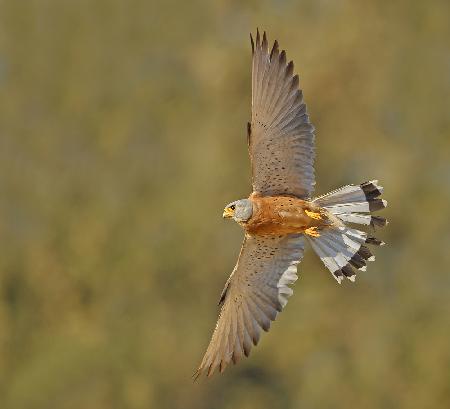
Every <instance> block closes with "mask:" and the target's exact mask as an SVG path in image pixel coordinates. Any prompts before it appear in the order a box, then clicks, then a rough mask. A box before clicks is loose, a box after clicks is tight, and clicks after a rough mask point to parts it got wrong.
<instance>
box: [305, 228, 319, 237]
mask: <svg viewBox="0 0 450 409" xmlns="http://www.w3.org/2000/svg"><path fill="white" fill-rule="evenodd" d="M305 234H307V235H308V236H311V237H319V236H320V233H319V232H318V231H317V227H310V228H309V229H306V230H305Z"/></svg>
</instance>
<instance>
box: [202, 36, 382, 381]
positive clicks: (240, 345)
mask: <svg viewBox="0 0 450 409" xmlns="http://www.w3.org/2000/svg"><path fill="white" fill-rule="evenodd" d="M251 45H252V55H253V58H252V119H251V122H249V123H248V125H247V142H248V150H249V156H250V160H251V166H252V184H253V192H252V194H251V195H250V196H249V197H248V198H247V199H241V200H237V201H235V202H232V203H230V204H228V205H227V206H226V207H225V210H224V213H223V217H225V218H232V219H234V220H235V221H236V222H237V223H238V224H239V225H241V226H242V228H243V229H244V232H245V237H244V242H243V244H242V248H241V252H240V254H239V258H238V261H237V264H236V266H235V267H234V270H233V272H232V273H231V275H230V277H229V279H228V281H227V283H226V284H225V287H224V289H223V291H222V294H221V296H220V298H219V307H220V313H219V319H218V321H217V324H216V327H215V330H214V332H213V335H212V339H211V341H210V343H209V346H208V348H207V350H206V353H205V355H204V357H203V359H202V361H201V363H200V366H199V368H198V370H197V371H196V373H195V374H194V377H195V378H197V377H198V376H199V375H201V374H202V373H206V375H207V376H210V375H212V374H213V373H214V372H215V371H216V370H218V371H220V372H222V371H224V370H225V368H226V367H227V365H229V364H230V363H231V362H232V363H236V362H238V361H239V360H240V359H241V358H242V357H243V356H248V355H249V354H250V350H251V348H252V346H253V345H256V344H257V343H258V341H259V339H260V335H261V331H268V330H269V328H270V325H271V322H272V321H273V320H275V318H276V317H277V315H278V313H279V312H281V311H282V309H283V308H284V306H285V305H286V303H287V299H288V297H289V296H290V295H291V294H292V289H291V288H290V285H291V284H292V283H294V282H295V281H296V280H297V265H298V263H300V261H301V259H302V257H303V251H304V244H305V238H306V241H308V242H309V243H310V244H311V246H312V248H313V249H314V251H315V252H316V253H317V255H318V256H319V257H320V259H321V260H322V262H323V263H324V264H325V266H326V267H327V268H328V270H330V272H331V274H332V275H333V277H334V278H335V279H336V280H337V281H338V282H339V283H341V282H342V280H343V279H344V278H347V279H349V280H350V281H354V280H355V277H356V271H355V270H359V271H365V270H366V268H367V263H368V262H369V261H373V260H375V257H374V256H373V254H372V252H371V251H370V249H369V248H368V247H367V245H377V246H380V245H383V244H384V242H382V241H381V240H379V239H377V238H375V237H373V236H369V235H368V234H367V233H365V232H363V231H360V230H357V229H354V228H351V227H349V226H348V225H347V224H348V223H351V224H361V225H367V226H372V227H373V228H375V227H383V226H385V225H386V224H387V221H386V219H384V218H383V217H380V216H374V215H372V212H374V211H376V210H380V209H383V208H384V207H386V205H387V203H386V201H385V200H384V199H381V198H380V195H381V193H382V191H383V188H382V187H381V186H380V185H379V184H378V181H376V180H372V181H369V182H365V183H362V184H360V185H347V186H344V187H342V188H339V189H337V190H335V191H333V192H330V193H327V194H326V195H323V196H319V197H316V198H312V194H313V190H314V185H315V177H314V167H313V165H314V156H315V153H314V149H315V148H314V127H313V125H312V124H311V123H310V121H309V116H308V113H307V111H306V105H305V103H304V101H303V94H302V91H301V90H300V89H299V78H298V75H295V74H294V64H293V63H292V61H291V62H287V59H286V52H285V51H284V50H282V51H281V52H280V50H279V46H278V42H277V41H275V43H274V44H273V47H272V48H271V49H270V50H269V47H268V41H267V37H266V34H265V33H264V34H263V36H262V38H261V36H260V34H259V31H257V33H256V39H255V41H253V38H252V37H251Z"/></svg>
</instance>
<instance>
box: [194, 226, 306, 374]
mask: <svg viewBox="0 0 450 409" xmlns="http://www.w3.org/2000/svg"><path fill="white" fill-rule="evenodd" d="M303 250H304V244H303V236H302V235H298V234H295V235H288V236H250V235H246V237H245V239H244V242H243V244H242V248H241V253H240V255H239V259H238V262H237V264H236V267H235V268H234V270H233V272H232V273H231V276H230V278H229V279H228V281H227V284H226V285H225V288H224V291H223V292H222V296H221V298H220V302H219V305H221V310H220V315H219V319H218V320H217V324H216V328H215V330H214V333H213V335H212V338H211V342H210V344H209V346H208V349H207V350H206V353H205V356H204V357H203V360H202V362H201V364H200V367H199V368H198V370H197V371H196V373H195V374H194V377H195V378H197V377H198V376H199V375H201V374H202V373H203V372H206V374H207V376H210V375H212V374H213V373H214V371H215V370H216V369H219V370H220V372H222V371H223V370H224V369H225V368H226V366H227V365H228V364H229V363H230V362H233V363H236V362H238V361H239V360H240V359H241V358H242V357H243V356H244V355H245V356H248V355H249V354H250V349H251V347H252V345H256V344H257V343H258V341H259V337H260V333H261V329H263V330H264V331H268V330H269V327H270V323H271V321H273V320H275V318H276V316H277V314H278V312H280V311H281V310H282V309H283V307H284V306H285V305H286V303H287V297H289V296H290V295H291V294H292V289H291V288H290V287H289V284H292V283H293V282H295V281H296V280H297V264H298V263H299V262H300V260H301V259H302V257H303Z"/></svg>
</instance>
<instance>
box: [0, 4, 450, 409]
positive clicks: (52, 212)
mask: <svg viewBox="0 0 450 409" xmlns="http://www.w3.org/2000/svg"><path fill="white" fill-rule="evenodd" d="M449 14H450V7H449V3H448V2H447V1H445V0H442V1H428V2H424V1H420V0H417V1H406V0H398V1H387V0H386V1H367V2H363V1H360V0H347V1H330V0H328V1H327V0H305V1H293V0H292V1H288V0H285V1H268V0H266V1H256V0H253V1H250V0H249V1H225V0H222V1H204V2H201V1H198V0H192V1H162V0H161V1H153V0H150V1H144V0H142V1H118V0H108V1H106V0H91V1H88V0H81V1H75V0H73V1H70V0H53V1H51V0H34V1H18V0H10V1H6V0H1V1H0V249H1V253H0V407H1V408H4V409H23V408H25V409H47V408H59V409H75V408H76V409H78V408H88V409H91V408H92V409H104V408H105V409H110V408H129V409H141V408H163V409H165V408H182V409H210V408H211V409H212V408H214V409H220V408H233V409H234V408H242V409H250V408H258V409H265V408H270V409H272V408H314V409H322V408H333V409H339V408H365V409H372V408H373V409H375V408H392V409H397V408H400V409H403V408H408V409H414V408H434V409H439V408H448V407H449V406H450V375H449V374H450V372H449V368H450V348H449V345H450V341H449V339H450V331H449V328H450V326H449V315H450V275H449V272H450V271H449V269H450V268H449V266H450V222H449V210H450V139H449V138H450V116H449V104H450V75H449V72H450V63H449V61H450V60H449V48H448V43H449V37H450V29H449V24H448V16H449ZM257 26H259V27H260V28H261V29H265V30H267V31H268V33H269V38H270V40H271V41H272V40H273V39H274V38H277V39H278V40H279V42H280V45H281V47H282V48H286V50H287V51H288V57H289V58H292V59H294V61H295V67H296V71H297V72H298V73H299V74H300V79H301V85H302V87H303V89H304V95H305V98H306V101H307V103H308V109H309V112H310V115H311V120H312V122H313V123H314V124H315V126H316V128H317V131H316V135H317V161H316V170H317V181H318V183H317V192H318V193H324V192H326V191H328V190H330V189H332V188H336V187H339V186H341V185H343V184H346V183H360V182H362V181H364V180H367V179H370V178H378V179H380V182H381V183H382V185H383V186H384V187H385V196H384V197H385V198H386V199H387V200H388V201H389V207H388V208H387V209H386V210H385V211H384V212H383V214H382V215H383V216H386V217H388V218H389V220H390V224H389V226H387V228H386V229H385V230H384V231H380V232H379V236H380V237H381V238H382V239H383V240H385V241H386V242H387V243H388V245H387V246H385V247H382V248H379V249H376V256H377V261H376V262H375V263H372V264H371V265H370V266H369V269H368V271H367V272H365V273H360V274H359V276H358V278H357V281H356V283H355V284H352V283H350V282H345V283H344V284H343V285H341V286H338V285H337V283H336V282H335V281H334V280H333V279H332V278H331V276H330V274H329V272H328V271H327V270H326V269H325V268H324V267H323V266H322V265H321V263H320V262H319V260H318V258H317V257H316V256H315V255H314V254H313V253H312V251H308V252H307V254H306V256H305V259H304V261H303V262H302V264H301V265H300V268H299V272H300V279H299V280H298V281H297V283H296V285H295V294H294V296H293V297H292V298H291V299H290V302H289V304H288V306H287V308H286V309H285V311H284V312H283V314H281V315H280V316H279V318H278V320H277V321H276V322H275V323H274V324H273V325H272V329H271V333H270V334H268V335H265V336H264V337H263V338H262V341H261V343H260V345H259V346H258V347H257V348H255V349H254V350H253V351H252V354H251V359H247V360H245V361H244V362H242V363H241V364H240V365H239V366H236V367H233V368H230V369H228V370H227V371H226V372H225V373H224V374H223V375H222V376H216V377H214V378H213V379H212V380H209V381H201V382H199V383H196V384H193V383H192V381H191V378H190V377H191V374H192V373H193V371H194V369H195V368H196V366H197V365H198V363H199V361H200V358H201V356H202V354H203V352H204V350H205V348H206V345H207V343H208V341H209V337H210V335H211V331H212V329H213V327H214V324H215V320H216V316H217V307H216V304H217V301H218V297H219V294H220V292H221V290H222V286H223V284H224V283H225V280H226V278H227V276H228V274H229V273H230V272H231V270H232V268H233V266H234V263H235V261H236V258H237V255H238V252H239V248H240V243H241V239H242V232H241V230H240V228H239V227H238V226H237V225H235V224H233V223H229V222H225V221H223V220H222V217H221V215H222V209H223V206H224V205H225V204H226V203H228V202H230V201H232V200H235V199H237V198H241V197H246V196H247V195H248V194H249V192H250V167H249V161H248V158H247V150H246V122H247V120H248V118H249V116H250V92H251V89H250V85H251V83H250V67H251V64H250V58H251V52H250V42H249V32H250V31H255V30H256V27H257Z"/></svg>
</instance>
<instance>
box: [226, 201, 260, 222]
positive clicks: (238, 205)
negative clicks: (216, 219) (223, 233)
mask: <svg viewBox="0 0 450 409" xmlns="http://www.w3.org/2000/svg"><path fill="white" fill-rule="evenodd" d="M252 214H253V204H252V202H251V201H250V200H248V199H241V200H236V201H235V202H231V203H229V204H227V205H226V206H225V209H224V211H223V217H224V218H227V219H228V218H230V219H234V220H235V221H236V222H238V223H245V222H246V221H248V220H249V219H250V217H252Z"/></svg>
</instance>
